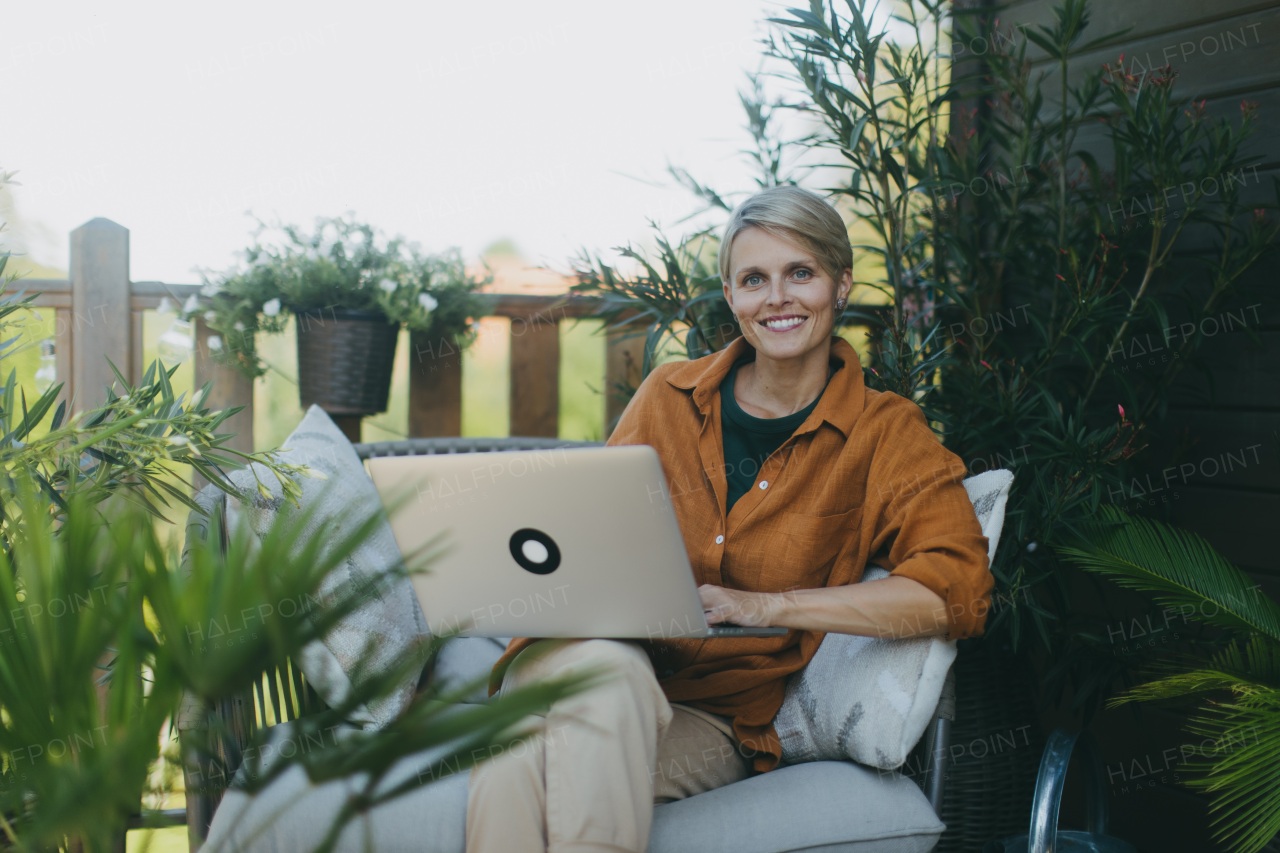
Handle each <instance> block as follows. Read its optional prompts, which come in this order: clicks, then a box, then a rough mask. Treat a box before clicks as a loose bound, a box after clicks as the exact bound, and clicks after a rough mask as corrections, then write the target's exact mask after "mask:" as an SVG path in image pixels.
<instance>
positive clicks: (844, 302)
mask: <svg viewBox="0 0 1280 853" xmlns="http://www.w3.org/2000/svg"><path fill="white" fill-rule="evenodd" d="M848 304H849V302H848V300H846V299H845V298H844V297H843V296H841V297H840V298H839V299H837V300H836V311H837V312H840V311H843V310H844V306H846V305H848Z"/></svg>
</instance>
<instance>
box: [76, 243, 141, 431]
mask: <svg viewBox="0 0 1280 853" xmlns="http://www.w3.org/2000/svg"><path fill="white" fill-rule="evenodd" d="M71 281H72V282H74V285H75V286H74V287H73V289H72V300H71V301H72V311H73V314H72V326H73V333H74V334H75V336H76V344H75V350H76V353H77V354H78V356H79V357H77V358H76V359H75V360H74V362H73V368H72V375H73V381H74V382H75V387H76V405H75V408H76V409H77V410H79V411H85V410H87V409H91V408H93V407H94V406H96V405H99V404H100V403H102V402H103V400H105V399H106V397H105V392H104V388H106V387H110V386H111V385H112V383H114V382H115V375H114V374H113V373H112V371H111V367H110V365H109V364H108V363H107V361H108V359H109V360H110V361H111V362H112V363H114V364H115V366H116V368H117V369H118V370H119V371H120V373H121V374H122V375H124V376H130V375H131V374H132V372H133V366H132V361H133V346H132V343H131V341H130V339H131V337H132V334H131V333H132V331H133V322H132V320H131V318H130V316H129V231H128V229H126V228H124V227H123V226H120V225H117V224H116V223H114V222H112V221H111V220H109V219H102V218H98V219H92V220H90V221H89V222H86V223H85V224H84V225H81V226H80V227H79V228H77V229H76V230H74V231H72V232H71Z"/></svg>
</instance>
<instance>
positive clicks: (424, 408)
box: [409, 332, 462, 438]
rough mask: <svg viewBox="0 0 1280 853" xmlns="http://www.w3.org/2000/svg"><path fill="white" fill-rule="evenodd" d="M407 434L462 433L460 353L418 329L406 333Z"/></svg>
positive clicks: (443, 341)
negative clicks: (407, 361) (407, 380)
mask: <svg viewBox="0 0 1280 853" xmlns="http://www.w3.org/2000/svg"><path fill="white" fill-rule="evenodd" d="M409 435H410V436H413V437H414V438H418V437H422V438H428V437H437V436H450V435H462V353H461V352H459V351H458V348H457V347H456V346H454V344H453V343H452V342H451V341H447V340H444V339H442V338H432V337H430V336H429V335H427V334H426V333H419V332H413V333H411V334H410V335H409Z"/></svg>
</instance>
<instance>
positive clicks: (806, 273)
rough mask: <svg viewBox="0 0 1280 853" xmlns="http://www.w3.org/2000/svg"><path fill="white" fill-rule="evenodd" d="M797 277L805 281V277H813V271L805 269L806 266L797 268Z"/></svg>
mask: <svg viewBox="0 0 1280 853" xmlns="http://www.w3.org/2000/svg"><path fill="white" fill-rule="evenodd" d="M795 277H796V278H798V279H800V280H801V281H804V280H805V279H809V278H813V273H812V272H810V271H809V270H807V269H805V268H804V267H801V268H800V269H798V270H796V272H795Z"/></svg>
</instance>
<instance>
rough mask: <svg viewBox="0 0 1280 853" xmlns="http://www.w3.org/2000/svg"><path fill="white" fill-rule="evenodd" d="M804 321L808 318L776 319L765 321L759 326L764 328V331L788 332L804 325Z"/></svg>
mask: <svg viewBox="0 0 1280 853" xmlns="http://www.w3.org/2000/svg"><path fill="white" fill-rule="evenodd" d="M806 319H808V318H807V317H777V318H774V319H770V320H765V321H764V322H763V323H761V324H760V325H761V326H764V327H765V328H766V329H768V330H769V331H771V332H789V331H791V330H792V329H794V328H795V327H797V326H799V325H801V324H802V323H804V321H805V320H806Z"/></svg>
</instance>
